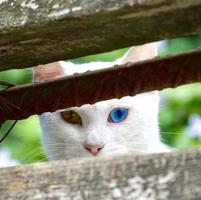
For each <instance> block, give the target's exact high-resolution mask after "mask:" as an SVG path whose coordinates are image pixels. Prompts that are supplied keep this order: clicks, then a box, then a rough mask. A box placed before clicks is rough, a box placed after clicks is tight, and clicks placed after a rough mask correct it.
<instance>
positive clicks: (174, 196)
mask: <svg viewBox="0 0 201 200" xmlns="http://www.w3.org/2000/svg"><path fill="white" fill-rule="evenodd" d="M200 169H201V149H192V150H188V151H178V152H173V153H168V154H155V155H138V156H137V155H136V156H135V155H124V156H116V157H104V158H91V159H90V158H84V159H72V160H69V161H58V162H52V163H38V164H32V165H27V166H18V167H11V168H2V169H1V170H0V177H1V178H0V196H1V199H6V200H22V199H26V200H39V199H40V200H41V199H57V200H64V199H65V200H86V199H87V200H94V199H104V200H116V199H119V200H167V199H171V200H178V199H182V200H200V199H201V193H200V191H201V174H200Z"/></svg>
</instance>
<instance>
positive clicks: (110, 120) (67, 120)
mask: <svg viewBox="0 0 201 200" xmlns="http://www.w3.org/2000/svg"><path fill="white" fill-rule="evenodd" d="M156 55H157V51H156V48H155V45H153V44H146V45H142V46H138V47H135V48H133V49H131V50H130V51H129V52H128V53H127V54H126V55H125V56H123V57H122V58H120V59H118V60H116V61H114V62H104V63H103V62H94V63H93V62H92V63H87V64H81V65H79V64H73V63H71V62H56V63H52V64H49V66H47V65H46V66H39V67H37V68H35V69H34V75H35V76H34V80H35V81H44V80H48V79H49V78H55V77H58V76H63V75H71V74H73V73H82V72H85V71H87V70H96V69H102V68H107V67H112V66H113V65H115V64H121V63H125V62H136V61H140V60H145V59H149V58H153V57H155V56H156ZM69 98H71V97H69ZM158 105H159V97H158V92H148V93H144V94H138V95H136V96H134V97H124V98H122V99H112V100H108V101H102V102H98V103H96V104H94V105H83V106H82V107H73V108H69V109H64V110H59V111H57V112H55V113H44V114H42V115H41V116H40V122H41V127H42V130H43V131H42V132H43V144H44V148H45V150H46V152H47V154H48V157H49V159H50V160H53V159H63V158H71V157H83V156H103V155H113V154H123V153H127V152H134V153H136V154H139V153H152V152H162V151H167V148H166V147H165V146H164V145H163V144H162V143H161V142H160V138H159V130H158V129H159V128H158Z"/></svg>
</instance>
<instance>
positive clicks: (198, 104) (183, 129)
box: [0, 36, 201, 163]
mask: <svg viewBox="0 0 201 200" xmlns="http://www.w3.org/2000/svg"><path fill="white" fill-rule="evenodd" d="M166 43H167V44H166V45H164V46H162V47H161V51H160V55H161V56H164V55H169V54H175V53H178V52H183V51H187V50H189V49H193V48H197V47H199V46H201V36H193V37H185V38H180V39H173V40H169V41H167V42H166ZM125 51H127V49H121V50H117V51H113V52H111V53H109V54H106V53H104V54H98V55H92V56H87V57H82V58H78V59H74V60H73V62H74V63H83V62H90V61H93V60H97V61H112V60H115V59H116V58H118V57H120V56H122V55H123V54H124V53H125ZM0 80H4V81H8V82H11V83H14V84H25V83H29V82H31V81H32V72H31V70H30V69H24V70H10V71H6V72H1V73H0ZM0 89H3V87H1V88H0ZM161 99H162V100H161V112H160V126H161V137H162V139H163V140H164V141H165V142H166V143H167V144H169V145H170V146H172V147H175V148H187V147H192V146H198V145H201V140H200V139H199V138H193V137H191V136H190V134H189V133H188V127H189V124H188V121H189V116H191V115H192V114H194V113H197V114H199V115H201V84H192V85H188V86H181V87H178V88H176V89H166V90H163V91H162V92H161ZM10 125H11V122H10V121H8V122H6V123H4V124H3V125H2V127H1V129H0V135H1V136H2V135H3V134H4V133H5V132H6V130H8V129H9V127H10ZM3 146H4V147H7V148H9V149H10V151H11V153H12V156H13V158H15V159H17V160H19V161H20V162H21V163H30V162H34V161H40V160H44V159H45V155H44V153H43V151H42V149H41V143H40V126H39V121H38V117H37V116H32V117H30V118H28V119H26V120H21V121H19V122H18V123H17V125H16V126H15V128H14V129H13V130H12V132H11V134H10V135H9V136H8V138H7V139H6V141H5V142H4V143H3Z"/></svg>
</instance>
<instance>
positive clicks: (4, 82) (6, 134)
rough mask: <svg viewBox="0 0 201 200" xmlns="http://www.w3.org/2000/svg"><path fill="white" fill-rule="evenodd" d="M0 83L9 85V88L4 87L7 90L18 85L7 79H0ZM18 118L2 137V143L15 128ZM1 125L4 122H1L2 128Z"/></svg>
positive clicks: (0, 140) (0, 141)
mask: <svg viewBox="0 0 201 200" xmlns="http://www.w3.org/2000/svg"><path fill="white" fill-rule="evenodd" d="M0 85H4V86H7V88H5V89H3V91H4V90H7V89H8V88H10V87H13V86H16V85H15V84H13V83H9V82H7V81H1V80H0ZM17 121H18V120H15V121H14V123H13V124H12V125H11V127H10V128H9V129H8V131H7V132H6V133H5V134H4V136H3V137H2V138H1V139H0V143H2V142H3V141H4V140H5V139H6V137H7V136H8V135H9V133H10V132H11V130H12V129H13V128H14V126H15V124H16V123H17ZM1 125H2V123H1V124H0V128H1Z"/></svg>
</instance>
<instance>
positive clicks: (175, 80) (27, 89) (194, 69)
mask: <svg viewBox="0 0 201 200" xmlns="http://www.w3.org/2000/svg"><path fill="white" fill-rule="evenodd" d="M200 19H201V0H193V1H192V0H171V1H165V0H129V1H124V0H114V1H111V0H103V1H94V0H77V1H76V0H75V1H70V0H65V1H64V0H59V1H58V0H40V1H39V0H38V1H34V0H32V1H31V0H30V1H27V0H19V1H14V0H2V1H0V71H4V70H7V69H14V68H25V67H30V66H35V65H38V64H46V63H49V62H53V61H56V60H61V59H62V60H64V59H70V58H75V57H79V56H84V55H88V54H94V53H100V52H105V51H109V50H114V49H118V48H122V47H127V46H132V45H139V44H143V43H147V42H152V41H156V40H161V39H167V38H173V37H180V36H185V35H190V34H197V33H200V32H201V23H200ZM117 74H118V81H123V82H124V83H125V84H118V85H117V84H116V79H115V77H116V75H117ZM145 74H146V77H149V79H148V80H152V81H151V83H150V82H146V81H145V80H146V79H144V78H143V77H144V76H145ZM133 77H136V78H135V79H134V78H133ZM161 77H163V78H162V79H161ZM102 79H104V81H102V82H101V84H100V80H102ZM125 80H127V81H126V82H125ZM200 80H201V51H200V50H195V51H193V52H190V53H185V54H182V55H177V56H173V57H168V58H163V59H155V60H149V61H144V62H139V63H135V64H124V65H122V66H118V67H113V68H111V69H106V70H100V71H97V72H88V73H84V74H78V75H73V76H69V77H65V78H61V79H57V80H54V81H47V82H44V83H37V84H29V85H24V86H15V87H11V88H9V89H8V90H6V91H1V92H0V105H1V107H0V121H2V122H3V121H5V120H7V119H23V118H26V117H28V116H30V115H31V114H40V113H42V112H45V111H54V110H56V109H58V108H63V107H66V106H68V107H69V106H76V105H78V106H80V105H83V104H85V103H94V102H97V101H100V100H106V99H111V98H114V97H121V96H125V95H135V94H137V93H139V92H144V91H150V90H154V89H163V88H166V87H175V86H178V85H181V84H185V83H191V82H199V81H200ZM89 81H90V82H91V83H93V84H92V85H93V87H87V88H86V87H83V85H85V86H87V85H86V83H87V82H89ZM106 84H107V87H105V86H106ZM108 84H109V87H111V88H114V87H116V90H114V92H111V91H108V90H106V89H104V90H103V89H102V90H101V88H108ZM61 85H65V87H66V88H65V91H68V93H67V94H66V95H63V92H62V90H61V89H60V88H61V87H60V86H61ZM122 85H124V86H122ZM53 87H54V94H53V93H52V92H51V90H52V88H53ZM44 91H47V93H48V94H49V95H50V96H49V97H48V98H47V96H45V95H44ZM47 93H46V94H47ZM83 93H84V94H85V98H83V95H82V94H83ZM97 93H99V94H101V95H96V94H97ZM55 94H57V95H55ZM61 94H62V95H61ZM55 96H57V97H60V98H59V99H57V98H54V97H55ZM69 96H72V97H74V98H72V97H71V98H68V97H69ZM38 99H40V101H38ZM47 99H48V102H47ZM27 102H28V103H27ZM30 105H31V106H30ZM200 160H201V150H200V149H194V150H189V151H181V152H174V153H170V154H158V155H143V156H142V155H141V156H135V155H128V156H119V157H114V158H101V159H81V160H72V161H59V162H54V163H48V164H47V163H45V164H44V163H43V164H42V163H41V164H34V165H27V166H19V167H14V168H5V169H1V170H0V177H1V178H0V197H1V199H6V200H7V199H20V200H21V199H26V200H27V199H65V200H67V199H69V200H70V199H73V200H78V199H82V200H85V199H104V200H107V199H108V200H109V199H125V200H131V199H132V200H133V199H135V200H157V199H159V200H163V199H164V200H165V199H171V200H172V199H173V200H174V199H175V200H176V199H182V200H199V199H201V194H200V191H201V178H200V168H201V164H200Z"/></svg>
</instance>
